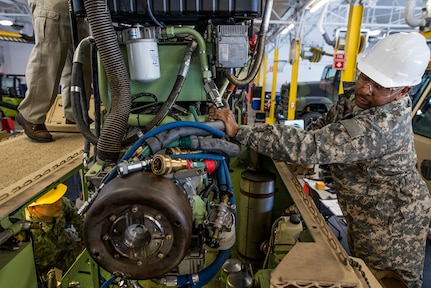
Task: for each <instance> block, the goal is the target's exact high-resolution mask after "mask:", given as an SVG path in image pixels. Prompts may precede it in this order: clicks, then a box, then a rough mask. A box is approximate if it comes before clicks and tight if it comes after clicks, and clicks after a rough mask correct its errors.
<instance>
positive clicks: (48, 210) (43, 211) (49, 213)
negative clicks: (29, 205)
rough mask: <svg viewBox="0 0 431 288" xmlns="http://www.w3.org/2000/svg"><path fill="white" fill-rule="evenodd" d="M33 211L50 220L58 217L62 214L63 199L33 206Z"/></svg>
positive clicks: (38, 215)
mask: <svg viewBox="0 0 431 288" xmlns="http://www.w3.org/2000/svg"><path fill="white" fill-rule="evenodd" d="M33 207H34V209H33V213H34V214H36V216H37V217H39V219H41V220H44V221H50V220H52V219H53V218H57V217H59V216H60V215H61V207H62V203H61V199H59V200H58V201H57V202H55V203H52V204H42V205H37V206H33Z"/></svg>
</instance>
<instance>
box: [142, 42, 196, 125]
mask: <svg viewBox="0 0 431 288" xmlns="http://www.w3.org/2000/svg"><path fill="white" fill-rule="evenodd" d="M196 47H197V42H196V41H192V42H190V43H189V45H188V46H187V49H186V54H185V55H184V60H183V64H182V65H181V67H180V70H179V71H178V76H177V79H176V81H175V84H174V87H173V89H172V91H171V93H170V94H169V97H168V99H167V100H166V101H165V103H163V106H162V107H161V108H160V110H159V112H157V115H156V116H155V117H154V118H153V119H152V120H151V122H150V123H148V124H147V125H146V126H145V127H144V129H142V132H144V133H145V132H147V131H149V130H151V129H152V128H154V127H155V126H158V125H160V123H161V122H162V121H163V119H164V118H165V117H166V115H168V113H169V111H170V110H171V109H172V106H173V105H174V103H175V102H176V100H177V99H178V96H179V95H180V92H181V89H182V88H183V85H184V82H185V80H186V77H187V74H188V72H189V70H190V63H191V59H192V55H193V53H194V52H195V51H196Z"/></svg>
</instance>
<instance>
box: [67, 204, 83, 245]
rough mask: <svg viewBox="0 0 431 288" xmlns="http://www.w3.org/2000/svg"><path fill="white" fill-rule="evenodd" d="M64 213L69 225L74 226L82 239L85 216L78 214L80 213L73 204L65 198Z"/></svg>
mask: <svg viewBox="0 0 431 288" xmlns="http://www.w3.org/2000/svg"><path fill="white" fill-rule="evenodd" d="M62 201H63V213H64V216H65V219H66V222H67V224H72V225H73V227H75V229H76V231H77V232H78V234H79V236H80V237H81V238H82V233H83V226H84V218H83V216H81V215H79V214H78V211H77V210H76V208H75V207H73V205H72V202H71V201H70V200H69V199H68V198H66V197H63V199H62Z"/></svg>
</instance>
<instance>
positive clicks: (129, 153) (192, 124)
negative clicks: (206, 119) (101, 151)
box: [102, 121, 225, 184]
mask: <svg viewBox="0 0 431 288" xmlns="http://www.w3.org/2000/svg"><path fill="white" fill-rule="evenodd" d="M214 122H218V121H214ZM220 122H221V121H220ZM211 123H213V122H211ZM178 127H190V128H198V129H201V130H204V131H207V132H209V133H211V134H213V135H215V136H217V137H219V138H222V137H224V136H225V133H224V132H222V131H220V130H217V129H216V128H214V127H211V126H209V125H206V124H203V123H200V122H191V121H177V122H171V123H167V124H164V125H162V126H159V127H156V128H154V129H152V130H150V131H148V132H147V133H146V134H144V135H143V136H142V137H141V138H139V139H138V140H137V141H136V142H135V143H134V144H133V145H132V146H131V147H130V148H129V149H128V150H127V151H126V153H124V155H123V157H121V159H120V160H119V162H122V161H127V160H128V159H129V158H130V157H132V155H133V154H134V153H135V151H136V150H137V149H138V148H139V147H141V146H142V144H143V143H144V142H145V141H146V140H147V139H149V138H150V137H153V136H155V135H157V134H159V133H162V132H164V131H166V130H170V129H175V128H178ZM172 141H173V140H172ZM116 176H117V170H116V169H112V170H111V172H109V173H108V175H106V176H105V178H104V179H103V180H102V183H103V184H106V183H108V182H109V181H111V180H112V179H114V178H115V177H116Z"/></svg>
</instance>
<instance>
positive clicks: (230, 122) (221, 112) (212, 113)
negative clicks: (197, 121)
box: [208, 106, 238, 138]
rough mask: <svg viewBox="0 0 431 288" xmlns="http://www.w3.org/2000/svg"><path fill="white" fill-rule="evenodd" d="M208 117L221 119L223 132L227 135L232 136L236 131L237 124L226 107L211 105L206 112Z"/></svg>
mask: <svg viewBox="0 0 431 288" xmlns="http://www.w3.org/2000/svg"><path fill="white" fill-rule="evenodd" d="M208 118H209V119H211V120H221V121H223V123H224V125H225V133H226V135H227V136H229V137H231V138H234V137H235V135H236V133H237V132H238V124H237V123H236V119H235V116H234V115H233V113H232V111H231V110H229V109H227V108H222V109H217V107H215V106H212V107H211V108H210V110H209V113H208Z"/></svg>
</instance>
